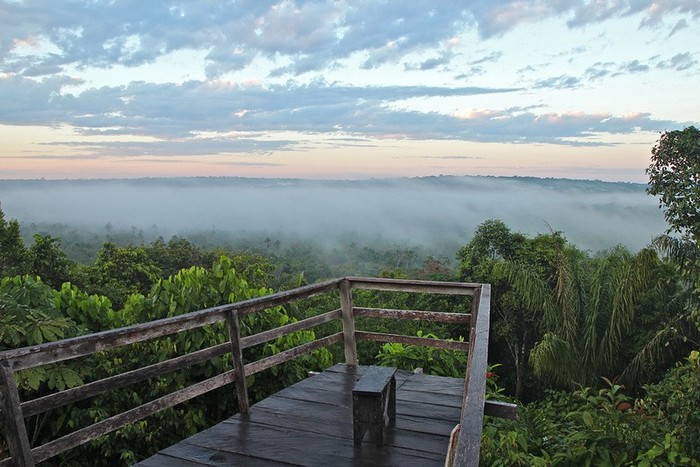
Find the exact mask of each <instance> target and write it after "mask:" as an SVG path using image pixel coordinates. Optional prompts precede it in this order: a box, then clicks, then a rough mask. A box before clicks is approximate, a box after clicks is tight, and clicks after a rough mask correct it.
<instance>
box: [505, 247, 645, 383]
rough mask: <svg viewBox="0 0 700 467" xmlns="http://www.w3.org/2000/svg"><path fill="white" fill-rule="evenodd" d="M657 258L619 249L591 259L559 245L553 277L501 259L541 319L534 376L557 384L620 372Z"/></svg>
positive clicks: (533, 361)
mask: <svg viewBox="0 0 700 467" xmlns="http://www.w3.org/2000/svg"><path fill="white" fill-rule="evenodd" d="M656 261H658V258H657V256H656V253H655V252H654V251H653V250H651V249H643V250H641V251H640V252H639V253H637V254H636V255H632V254H630V252H629V251H628V250H627V249H625V248H623V247H616V248H613V249H612V250H610V251H608V252H606V253H605V254H603V255H602V256H600V257H597V258H594V259H590V258H588V257H587V256H586V255H585V254H584V253H582V252H581V251H579V250H576V249H574V248H570V247H569V248H559V250H558V252H557V256H556V261H555V262H554V264H553V269H552V271H553V272H551V273H550V274H549V275H546V274H543V272H542V270H540V271H537V270H535V269H533V268H531V267H528V266H526V265H523V264H521V263H517V262H511V261H504V262H502V263H500V264H499V269H500V273H501V274H503V275H504V276H505V277H507V278H508V280H509V281H510V283H511V284H512V286H513V288H514V289H515V290H516V291H518V292H519V294H520V295H521V296H522V297H523V300H524V302H525V304H526V306H527V307H528V308H530V309H531V310H533V311H534V312H535V313H537V314H538V315H539V317H540V320H539V323H540V330H541V333H542V338H541V339H540V341H539V342H538V343H537V344H535V346H534V347H533V349H532V351H531V352H530V358H529V361H530V364H531V366H532V368H533V370H534V372H535V374H536V375H537V376H539V377H541V378H543V379H545V380H547V381H549V382H551V383H552V384H554V385H557V386H570V385H572V384H574V383H579V384H584V385H590V384H592V383H594V382H595V381H596V379H597V378H598V377H599V376H608V377H610V378H611V379H612V377H614V376H616V375H617V374H618V373H617V372H618V370H619V368H620V365H621V363H622V362H621V361H620V356H621V355H622V353H623V352H622V350H623V349H622V346H623V343H624V339H625V337H626V336H627V335H628V333H629V332H630V331H631V329H632V327H633V324H634V318H635V312H636V304H637V302H638V299H639V297H641V296H642V294H643V293H644V292H645V290H646V289H647V287H648V284H649V282H650V277H651V271H652V270H653V265H654V264H655V262H656Z"/></svg>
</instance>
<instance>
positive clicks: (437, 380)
mask: <svg viewBox="0 0 700 467" xmlns="http://www.w3.org/2000/svg"><path fill="white" fill-rule="evenodd" d="M365 368H367V367H363V366H355V365H346V364H338V365H335V366H333V367H331V368H329V369H327V370H326V371H324V372H323V373H321V374H319V375H315V376H312V377H309V378H307V379H305V380H303V381H301V382H299V383H297V384H295V385H293V386H291V387H289V388H286V389H284V390H282V391H280V392H278V393H277V394H274V395H273V396H271V397H268V398H267V399H264V400H262V401H260V402H258V403H257V404H255V405H253V406H252V407H251V409H250V414H249V415H243V414H237V415H235V416H233V417H231V418H229V419H228V420H226V421H224V422H222V423H219V424H218V425H216V426H214V427H212V428H209V429H208V430H205V431H203V432H200V433H198V434H196V435H195V436H192V437H191V438H188V439H186V440H184V441H182V442H180V443H178V444H176V445H174V446H171V447H169V448H167V449H164V450H163V451H161V452H160V453H158V454H156V455H155V456H153V457H150V458H149V459H146V460H145V461H143V462H141V463H140V464H138V465H140V466H144V467H162V466H168V467H172V466H174V465H178V466H197V465H245V466H262V465H265V466H269V465H273V466H274V465H317V466H326V465H328V466H343V465H363V466H365V465H386V466H392V465H393V466H421V467H422V466H442V465H444V463H445V456H446V453H447V446H448V441H449V437H450V431H451V430H452V429H453V428H454V427H455V425H457V424H458V423H459V421H460V411H461V408H462V395H463V392H464V380H463V379H460V378H445V377H438V376H428V375H422V374H413V373H409V372H405V371H398V372H397V373H396V385H397V390H396V397H397V402H396V412H397V415H396V426H395V427H389V428H387V431H386V432H385V445H384V446H383V447H376V446H375V445H374V444H373V443H371V442H368V441H367V440H365V441H363V443H362V445H361V446H358V447H355V446H353V431H352V388H353V385H354V384H355V381H357V379H359V378H360V376H361V375H362V372H363V371H364V369H365Z"/></svg>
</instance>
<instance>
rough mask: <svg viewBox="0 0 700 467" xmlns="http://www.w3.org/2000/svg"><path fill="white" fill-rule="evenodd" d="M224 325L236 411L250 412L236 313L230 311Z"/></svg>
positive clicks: (239, 329) (239, 328)
mask: <svg viewBox="0 0 700 467" xmlns="http://www.w3.org/2000/svg"><path fill="white" fill-rule="evenodd" d="M226 325H227V326H228V335H229V340H230V342H231V360H232V363H233V372H234V374H235V375H236V396H237V397H238V410H240V411H241V413H248V412H250V401H249V399H248V386H247V384H246V382H245V366H244V364H243V349H242V347H241V327H240V324H239V322H238V313H236V312H235V311H230V312H229V313H228V314H227V315H226Z"/></svg>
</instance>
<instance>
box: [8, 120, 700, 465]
mask: <svg viewBox="0 0 700 467" xmlns="http://www.w3.org/2000/svg"><path fill="white" fill-rule="evenodd" d="M647 174H648V176H649V185H648V188H647V192H648V194H649V196H655V197H658V198H659V200H660V207H661V209H662V211H663V214H664V216H665V219H666V221H667V223H668V230H667V231H666V232H659V234H658V236H657V237H655V239H654V240H653V242H651V243H650V244H649V245H647V246H645V247H643V248H640V249H638V250H636V251H632V250H630V249H629V248H628V247H626V246H623V245H617V246H613V247H610V248H607V249H604V250H601V251H597V252H591V251H590V250H588V249H582V248H581V247H579V246H577V245H576V244H574V243H573V242H571V241H569V240H568V239H567V237H566V234H565V233H564V232H562V231H558V230H555V229H550V230H549V231H548V232H546V233H540V234H535V235H530V234H524V233H521V232H519V231H517V230H515V229H513V228H512V227H510V226H509V225H508V224H507V223H506V222H504V221H503V220H499V219H489V220H486V221H484V222H482V223H480V224H479V225H478V226H477V227H476V228H475V230H474V231H473V233H472V235H471V237H470V238H469V239H468V241H464V242H463V244H462V245H461V246H460V247H459V248H458V250H457V251H455V252H454V258H446V257H441V256H439V255H437V256H431V255H430V252H429V251H425V250H420V249H415V248H413V247H411V246H406V245H405V244H390V243H383V244H381V245H379V246H376V245H375V246H370V245H362V244H356V243H354V242H352V240H350V239H348V240H347V242H345V243H342V242H341V243H340V244H338V245H336V246H335V247H334V248H332V249H327V248H322V247H321V246H319V245H318V244H315V243H314V242H311V241H306V240H299V239H294V238H287V237H285V238H276V237H275V236H273V235H271V236H265V237H259V238H255V239H247V240H245V239H241V238H236V239H229V240H228V241H221V242H220V243H218V244H217V243H216V239H215V238H212V237H207V236H206V235H202V236H196V235H195V236H192V237H188V238H185V237H179V236H172V237H170V238H169V239H167V240H166V239H164V238H163V237H158V238H155V239H153V240H145V239H144V238H143V235H142V233H139V232H138V231H135V230H134V229H129V228H128V227H127V226H118V225H112V226H109V228H107V229H105V232H103V234H102V236H93V237H91V238H90V239H86V238H85V237H84V236H82V235H81V234H80V233H79V232H78V231H77V230H71V229H65V230H63V231H61V235H60V236H58V235H56V230H54V231H53V233H45V232H44V233H42V232H36V230H37V228H36V226H34V227H33V228H30V226H25V225H22V224H21V223H20V222H19V221H18V220H17V219H10V218H6V216H5V214H4V213H3V211H2V209H1V207H0V277H1V279H0V350H7V349H13V348H18V347H23V346H28V345H34V344H40V343H43V342H48V341H52V340H58V339H63V338H67V337H72V336H78V335H81V334H86V333H92V332H97V331H101V330H106V329H113V328H117V327H121V326H127V325H131V324H136V323H141V322H146V321H150V320H154V319H158V318H163V317H166V316H173V315H174V314H181V313H187V312H190V311H195V310H199V309H203V308H206V307H211V306H215V305H220V304H225V303H230V302H232V301H237V300H242V299H247V298H251V297H255V296H260V295H265V294H268V293H271V292H272V291H281V290H286V289H291V288H294V287H298V286H300V285H303V284H307V283H313V282H317V281H320V280H323V279H327V278H331V277H337V276H342V275H350V274H365V275H377V276H382V277H395V278H414V279H431V280H442V281H466V282H483V283H489V284H491V285H492V303H491V334H490V346H489V363H490V371H489V372H488V374H487V377H488V380H487V394H488V397H490V398H493V399H498V400H506V401H515V402H517V403H518V404H519V406H520V409H519V410H520V411H519V414H520V417H519V419H518V420H514V421H513V420H502V419H492V418H488V417H487V420H486V422H485V424H484V436H483V440H482V448H481V450H482V454H481V462H482V464H483V465H700V412H699V411H698V410H697V407H700V389H699V388H700V353H699V350H700V312H699V311H698V299H699V298H700V249H699V247H698V241H699V240H700V208H699V206H700V193H698V190H697V186H699V184H700V180H699V178H700V131H698V130H697V129H695V128H693V127H689V128H686V129H685V130H682V131H672V132H667V133H664V134H663V135H662V136H661V138H660V140H659V142H658V143H657V145H656V146H655V147H654V149H653V150H652V158H651V164H650V166H649V168H648V169H647ZM27 232H31V238H29V239H28V238H26V235H27ZM219 240H221V239H219ZM64 245H70V248H64ZM360 292H362V293H360V296H359V297H358V298H357V300H358V302H364V303H372V302H373V301H375V300H376V299H377V296H376V294H381V292H369V291H360ZM365 292H366V293H365ZM391 300H393V303H392V306H394V307H395V308H411V307H413V308H416V303H408V301H409V300H418V301H419V302H420V303H419V306H418V308H419V309H425V310H435V311H449V310H451V309H455V308H459V307H460V306H462V305H461V304H459V303H457V302H452V301H451V298H449V299H445V298H441V299H436V298H434V297H430V296H426V297H422V296H419V297H418V298H417V299H416V298H415V297H409V296H408V295H403V294H399V295H398V296H394V297H392V298H391ZM326 302H327V298H326V297H324V296H320V297H317V298H314V299H308V300H307V301H304V302H303V303H302V304H301V305H298V306H294V307H289V308H284V307H280V308H276V309H274V310H270V311H269V312H268V313H266V314H264V315H263V316H261V317H259V318H256V319H251V320H250V321H249V322H246V323H245V326H246V327H247V329H248V331H253V330H256V329H264V328H265V327H266V326H268V325H270V323H276V324H277V323H282V322H288V321H289V320H297V319H303V318H304V317H306V316H310V315H313V314H314V313H315V312H316V311H317V310H321V309H324V306H325V304H326ZM392 326H397V327H399V326H400V327H401V328H400V329H389V331H390V332H397V333H402V334H407V333H410V334H420V335H434V336H439V337H440V338H451V339H460V338H461V337H464V336H462V335H460V330H459V329H458V328H456V327H455V326H451V325H445V324H441V325H438V324H435V323H430V322H417V323H416V324H405V323H401V324H393V325H392ZM220 331H221V330H220V329H218V330H217V329H205V330H202V331H201V332H200V333H196V334H194V335H180V334H178V335H177V336H174V337H172V338H168V339H164V340H163V341H157V342H149V343H147V344H135V345H133V346H130V347H128V348H125V349H123V350H122V349H120V350H119V351H113V352H112V351H110V352H105V353H103V354H102V355H100V356H99V358H92V360H90V361H87V362H81V363H80V364H72V363H69V364H56V365H51V366H48V367H46V368H44V367H42V368H40V369H32V370H26V371H24V370H23V371H21V372H19V373H18V376H17V377H18V383H19V386H20V389H21V393H22V399H23V400H24V399H31V398H34V397H38V396H41V395H43V394H46V393H48V392H52V391H55V390H62V389H65V388H70V387H75V386H78V385H81V384H83V383H84V382H87V381H91V380H94V379H96V378H98V377H104V376H108V375H113V374H117V373H119V372H123V371H124V369H128V368H131V367H135V366H137V365H138V364H139V363H140V359H142V358H143V355H144V354H145V352H144V347H143V346H149V347H148V348H149V351H150V353H151V354H155V355H158V356H160V357H161V358H167V357H169V356H171V355H174V354H176V352H177V351H178V350H177V349H188V348H190V347H192V348H196V346H197V342H198V341H202V340H206V341H207V342H210V343H222V342H224V340H225V335H223V333H221V332H220ZM312 334H313V333H310V331H304V332H298V333H295V334H293V335H290V336H288V337H287V338H285V339H286V340H281V341H278V342H274V343H271V344H269V345H266V346H264V347H263V348H260V349H255V350H254V351H255V352H260V353H266V354H270V353H275V352H279V351H282V350H284V349H285V348H287V347H291V346H293V345H296V344H297V343H299V342H304V341H307V340H313V339H314V336H313V335H312ZM368 344H371V345H367V346H364V347H361V348H360V349H359V350H360V353H361V359H360V360H361V362H362V363H365V364H370V363H373V364H384V365H391V366H397V367H399V368H404V369H414V368H417V367H421V368H423V369H424V370H425V371H426V372H427V373H432V374H438V375H445V376H455V377H460V376H462V377H463V376H464V368H465V366H466V364H465V362H466V359H465V356H464V355H463V354H459V353H457V352H453V351H437V350H433V349H431V350H427V349H422V348H415V347H412V346H409V345H401V344H385V345H380V344H376V343H368ZM341 353H342V350H341V349H328V350H323V351H317V352H315V353H313V354H311V355H308V356H305V357H303V358H300V359H298V360H296V361H294V362H290V363H288V364H285V365H283V366H282V367H280V368H279V369H276V371H275V373H272V372H270V371H269V370H268V372H265V373H262V374H261V375H260V376H256V380H255V381H254V382H251V386H250V388H251V393H252V394H253V395H254V397H255V398H256V399H258V400H259V399H261V398H263V397H265V396H266V395H268V394H270V393H272V392H275V391H277V390H279V389H280V388H281V387H284V386H286V385H288V384H291V383H292V382H294V381H297V380H298V379H300V378H301V377H303V375H304V374H306V372H308V371H309V370H320V369H323V368H325V367H327V366H329V365H331V364H332V363H334V362H336V361H340V360H342V355H341ZM229 364H230V363H229V362H228V361H227V360H226V359H225V358H218V359H214V360H213V361H211V362H210V364H209V366H207V365H203V366H201V367H194V368H192V369H188V370H186V371H181V372H178V373H177V374H174V375H172V376H169V377H160V378H157V379H156V380H155V381H151V382H149V384H145V385H142V387H139V388H136V389H133V390H132V389H129V390H128V391H127V390H121V389H120V390H117V391H114V393H107V394H105V395H100V396H97V397H95V398H94V399H92V400H90V401H89V403H84V404H74V405H72V406H70V407H66V408H62V409H59V410H57V411H54V412H51V413H47V414H42V415H37V416H33V417H30V418H28V419H27V429H28V431H29V436H30V439H31V441H32V442H33V443H37V444H39V443H41V442H44V441H46V440H49V439H54V438H56V437H57V436H59V435H61V434H63V433H65V432H67V431H71V430H72V429H75V427H79V426H83V425H85V424H86V423H88V422H94V421H97V420H102V419H104V418H106V417H107V416H109V415H110V414H114V413H117V412H120V411H123V410H126V409H127V408H128V407H130V406H133V405H134V404H135V403H138V402H140V401H143V400H149V399H152V398H154V397H157V396H159V395H161V394H163V393H166V392H168V391H172V390H174V389H177V388H179V387H183V385H185V384H186V383H189V382H192V381H197V380H200V379H202V378H204V377H206V376H207V375H209V374H211V373H212V372H213V371H214V370H215V369H217V368H220V367H223V366H226V365H229ZM235 410H236V402H235V397H234V395H233V394H232V392H226V391H219V390H217V391H213V392H212V393H209V394H207V395H205V396H202V397H200V398H198V399H197V400H194V401H190V402H188V404H187V405H186V406H183V407H180V406H178V407H175V408H173V409H168V410H165V411H163V412H160V413H158V414H157V415H155V416H152V417H149V418H148V419H146V420H143V421H141V422H138V423H134V424H132V425H129V426H127V427H126V428H123V429H121V430H119V431H117V432H115V433H114V434H112V435H109V436H105V437H101V438H98V439H97V440H95V441H93V442H90V443H88V444H86V445H83V446H80V447H78V448H76V449H73V450H71V451H68V452H67V453H65V454H63V455H62V456H61V457H59V458H57V459H56V460H55V461H54V462H55V463H56V464H57V465H58V464H60V465H81V460H84V459H88V458H89V459H95V460H96V461H97V460H99V462H102V465H130V464H132V463H134V462H136V461H138V460H140V459H143V458H145V457H147V456H148V455H150V454H152V453H154V452H157V451H158V450H159V449H162V448H164V447H166V446H168V445H171V444H173V443H174V442H176V441H177V440H179V439H182V438H184V437H187V436H189V435H191V434H193V433H196V432H198V431H201V430H202V429H204V428H205V427H207V426H211V425H213V424H215V423H217V422H218V421H220V420H222V419H224V418H226V417H228V416H230V414H231V413H233V412H235ZM3 439H4V438H3V437H0V458H4V457H6V456H7V455H8V453H7V446H6V444H4V441H3Z"/></svg>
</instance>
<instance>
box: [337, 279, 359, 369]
mask: <svg viewBox="0 0 700 467" xmlns="http://www.w3.org/2000/svg"><path fill="white" fill-rule="evenodd" d="M338 288H339V289H340V313H341V317H342V320H343V345H344V348H345V363H347V364H348V365H357V342H356V341H355V316H354V315H353V304H352V288H351V287H350V281H349V280H347V279H345V280H343V281H342V282H340V284H338Z"/></svg>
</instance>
